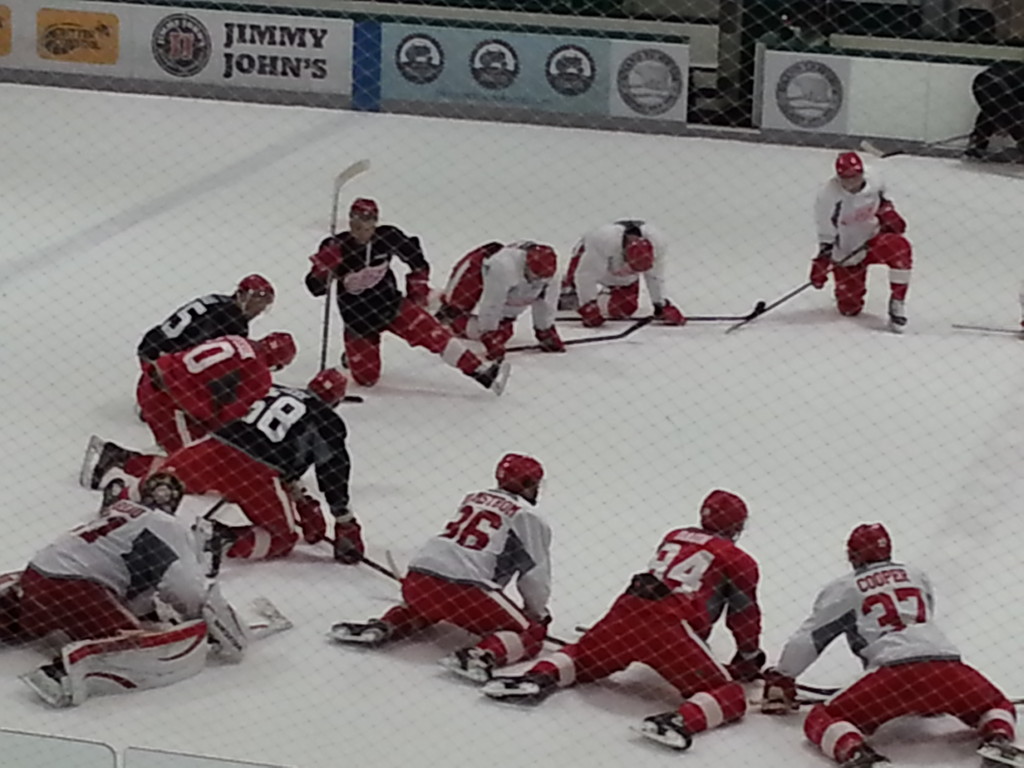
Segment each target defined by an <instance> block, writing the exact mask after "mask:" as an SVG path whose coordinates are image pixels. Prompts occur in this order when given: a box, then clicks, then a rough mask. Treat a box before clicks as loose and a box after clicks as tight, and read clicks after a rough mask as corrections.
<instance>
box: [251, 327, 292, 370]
mask: <svg viewBox="0 0 1024 768" xmlns="http://www.w3.org/2000/svg"><path fill="white" fill-rule="evenodd" d="M253 344H254V345H255V347H256V349H258V350H259V351H260V352H261V353H262V354H263V360H264V362H266V364H267V366H268V367H269V368H270V370H272V371H280V370H281V369H282V368H284V367H285V366H286V365H290V364H291V362H292V360H294V359H295V354H296V353H297V352H298V347H296V346H295V339H294V338H292V335H291V334H290V333H284V332H283V331H274V332H273V333H268V334H267V335H266V336H264V337H263V338H262V339H257V340H256V341H254V342H253Z"/></svg>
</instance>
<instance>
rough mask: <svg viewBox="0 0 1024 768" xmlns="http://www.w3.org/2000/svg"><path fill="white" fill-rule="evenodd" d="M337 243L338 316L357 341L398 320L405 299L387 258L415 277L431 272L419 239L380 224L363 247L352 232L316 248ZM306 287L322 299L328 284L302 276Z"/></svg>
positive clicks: (334, 237)
mask: <svg viewBox="0 0 1024 768" xmlns="http://www.w3.org/2000/svg"><path fill="white" fill-rule="evenodd" d="M332 242H333V243H336V244H337V245H338V246H340V249H341V266H339V267H338V268H337V269H336V270H335V271H334V276H335V277H336V278H337V279H338V289H337V291H338V310H339V312H341V319H342V320H343V321H344V322H345V329H346V330H347V331H348V332H349V333H351V334H354V335H356V336H372V335H373V334H375V333H380V332H381V331H382V330H384V328H386V327H387V326H388V325H389V324H390V323H391V322H392V321H393V320H394V319H395V318H396V317H397V316H398V310H399V309H400V308H401V305H402V298H403V294H402V292H401V291H400V290H399V289H398V283H397V282H396V280H395V275H394V273H393V272H392V271H391V257H392V256H397V257H398V258H399V259H401V260H402V261H404V262H405V263H406V265H407V266H408V267H409V269H410V270H411V271H413V272H416V271H420V270H426V269H429V265H428V264H427V259H426V257H425V256H424V255H423V249H422V248H420V241H419V238H417V237H410V236H409V235H407V234H405V232H403V231H402V230H400V229H399V228H398V227H393V226H391V225H390V224H382V225H380V226H379V227H377V230H376V232H375V233H374V235H373V238H372V239H371V240H370V242H369V243H367V244H366V245H362V244H361V243H359V242H357V241H356V239H355V238H354V237H352V233H351V232H340V233H338V234H337V235H334V236H333V237H329V238H327V239H326V240H324V241H323V242H322V243H321V244H320V248H323V247H324V246H326V245H328V244H330V243H332ZM306 287H307V288H308V289H309V292H310V293H312V294H313V295H314V296H323V295H324V293H325V292H326V291H327V281H326V280H322V279H318V278H317V277H315V276H314V275H313V274H312V273H310V274H308V275H306Z"/></svg>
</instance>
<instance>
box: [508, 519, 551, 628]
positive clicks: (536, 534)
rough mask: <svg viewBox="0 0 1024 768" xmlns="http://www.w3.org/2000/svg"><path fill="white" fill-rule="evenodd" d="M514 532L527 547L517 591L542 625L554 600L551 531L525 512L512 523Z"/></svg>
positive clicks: (532, 616)
mask: <svg viewBox="0 0 1024 768" xmlns="http://www.w3.org/2000/svg"><path fill="white" fill-rule="evenodd" d="M512 532H513V533H514V534H515V535H516V537H517V538H518V539H519V542H520V544H522V547H523V554H524V555H525V557H524V558H523V562H522V564H521V565H520V570H519V579H518V581H517V587H518V589H519V594H520V595H521V596H522V598H523V603H524V604H525V608H526V612H527V614H529V616H530V617H531V618H533V619H536V620H538V621H541V620H543V619H545V618H546V617H547V615H548V600H549V599H550V598H551V528H550V527H549V526H548V524H547V523H546V522H544V520H542V519H541V518H540V517H539V516H538V515H535V514H534V513H533V512H531V511H529V510H523V511H522V512H520V513H519V514H517V515H516V516H515V517H514V518H513V519H512Z"/></svg>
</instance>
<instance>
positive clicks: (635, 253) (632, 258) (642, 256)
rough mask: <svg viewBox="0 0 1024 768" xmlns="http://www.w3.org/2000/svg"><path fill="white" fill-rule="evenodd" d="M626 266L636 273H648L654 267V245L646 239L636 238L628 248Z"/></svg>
mask: <svg viewBox="0 0 1024 768" xmlns="http://www.w3.org/2000/svg"><path fill="white" fill-rule="evenodd" d="M625 257H626V264H627V265H628V266H629V268H630V269H631V270H633V271H634V272H646V271H647V270H649V269H650V268H651V267H653V266H654V245H653V244H652V243H651V241H650V240H648V239H647V238H646V237H640V238H636V239H635V240H633V241H632V242H630V244H629V245H627V246H626V252H625Z"/></svg>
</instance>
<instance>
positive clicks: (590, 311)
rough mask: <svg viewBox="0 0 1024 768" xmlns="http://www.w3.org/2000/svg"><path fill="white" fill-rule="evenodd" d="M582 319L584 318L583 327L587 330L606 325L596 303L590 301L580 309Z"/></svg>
mask: <svg viewBox="0 0 1024 768" xmlns="http://www.w3.org/2000/svg"><path fill="white" fill-rule="evenodd" d="M580 317H581V318H583V325H585V326H586V327H587V328H597V327H599V326H602V325H604V318H603V317H602V316H601V310H600V308H598V306H597V302H596V301H588V302H587V303H586V304H584V305H583V306H582V307H580Z"/></svg>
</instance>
